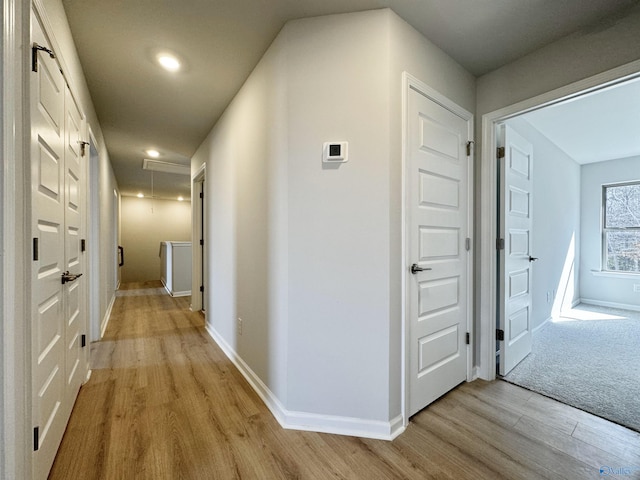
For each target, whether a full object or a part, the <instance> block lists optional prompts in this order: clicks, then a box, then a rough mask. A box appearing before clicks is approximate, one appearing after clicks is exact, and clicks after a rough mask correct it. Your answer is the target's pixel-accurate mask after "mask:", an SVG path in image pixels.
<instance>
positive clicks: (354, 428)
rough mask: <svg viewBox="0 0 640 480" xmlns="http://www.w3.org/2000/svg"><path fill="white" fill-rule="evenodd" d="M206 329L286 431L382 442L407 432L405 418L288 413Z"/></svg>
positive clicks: (210, 329) (212, 331)
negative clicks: (386, 419) (370, 418)
mask: <svg viewBox="0 0 640 480" xmlns="http://www.w3.org/2000/svg"><path fill="white" fill-rule="evenodd" d="M205 328H206V330H207V333H208V334H209V335H210V336H211V338H212V339H213V341H214V342H216V343H217V344H218V346H219V347H220V349H221V350H222V351H223V352H224V354H225V355H226V356H227V358H229V360H231V362H232V363H233V364H234V365H235V366H236V368H237V369H238V370H239V371H240V373H241V374H242V376H243V377H244V378H245V380H247V382H248V383H249V385H250V386H251V388H253V390H254V391H255V392H256V393H257V394H258V396H259V397H260V398H261V399H262V401H263V402H264V404H265V405H266V406H267V408H268V409H269V410H270V411H271V413H272V414H273V416H274V417H275V419H276V420H277V421H278V423H279V424H280V425H281V426H282V428H286V429H289V430H303V431H309V432H322V433H331V434H334V435H349V436H355V437H364V438H373V439H378V440H393V439H394V438H396V437H397V436H398V435H400V434H401V433H402V432H403V431H404V429H405V427H404V425H403V421H402V416H401V415H398V416H397V417H396V418H393V419H391V420H390V421H388V422H385V421H380V420H369V419H364V418H354V417H340V416H336V415H322V414H317V413H307V412H298V411H291V410H287V409H286V408H285V406H284V405H283V404H282V402H280V400H279V399H278V397H276V396H275V394H274V393H273V392H272V391H271V390H270V389H269V387H267V386H266V385H265V384H264V382H263V381H262V380H261V379H260V377H258V375H256V373H255V372H254V371H253V370H252V369H251V367H249V365H247V364H246V363H245V361H244V360H243V359H242V358H241V357H240V356H239V355H238V354H237V353H236V351H235V350H234V349H233V347H231V346H230V345H229V344H228V343H227V342H226V341H225V340H224V338H222V336H221V335H220V334H218V332H217V331H216V330H215V329H214V328H213V327H212V326H211V325H210V324H208V323H207V324H206V327H205Z"/></svg>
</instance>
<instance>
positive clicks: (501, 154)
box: [498, 147, 504, 158]
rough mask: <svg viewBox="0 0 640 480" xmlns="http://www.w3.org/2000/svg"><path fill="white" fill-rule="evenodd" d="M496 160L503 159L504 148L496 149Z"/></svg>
mask: <svg viewBox="0 0 640 480" xmlns="http://www.w3.org/2000/svg"><path fill="white" fill-rule="evenodd" d="M498 158H504V147H498Z"/></svg>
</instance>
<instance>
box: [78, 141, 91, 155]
mask: <svg viewBox="0 0 640 480" xmlns="http://www.w3.org/2000/svg"><path fill="white" fill-rule="evenodd" d="M78 143H79V144H80V156H81V157H84V154H85V149H86V147H88V146H89V142H85V141H84V140H78Z"/></svg>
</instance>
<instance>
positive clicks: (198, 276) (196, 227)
mask: <svg viewBox="0 0 640 480" xmlns="http://www.w3.org/2000/svg"><path fill="white" fill-rule="evenodd" d="M206 167H207V164H206V163H203V164H202V166H200V168H198V170H197V171H196V172H195V173H194V174H193V175H192V176H191V229H192V230H191V242H192V244H193V248H192V249H191V258H192V260H191V272H192V274H191V310H192V311H194V312H198V311H200V310H202V306H203V305H204V302H203V300H204V298H203V297H204V294H203V293H202V292H201V291H200V285H201V283H202V279H203V278H205V279H206V278H207V276H206V274H207V268H206V265H207V263H206V262H207V247H208V246H207V243H208V242H207V238H206V236H207V235H206V233H207V232H206V218H207V217H206V214H207V209H206V202H207V195H206V194H205V198H204V202H201V201H200V198H199V196H198V193H199V191H200V190H199V188H198V184H200V183H204V185H205V188H206V185H207V168H206ZM203 210H204V211H203ZM202 219H204V223H205V225H202ZM203 227H204V229H203ZM203 230H204V238H203V240H204V241H205V242H204V248H200V245H199V241H200V233H201V232H202V231H203ZM203 254H204V258H203ZM203 265H204V271H203ZM205 283H206V282H205ZM205 292H206V285H205Z"/></svg>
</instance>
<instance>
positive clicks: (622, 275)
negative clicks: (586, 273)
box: [591, 270, 640, 282]
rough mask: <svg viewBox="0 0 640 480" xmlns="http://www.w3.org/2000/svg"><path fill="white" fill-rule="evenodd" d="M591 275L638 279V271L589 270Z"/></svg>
mask: <svg viewBox="0 0 640 480" xmlns="http://www.w3.org/2000/svg"><path fill="white" fill-rule="evenodd" d="M591 275H593V276H594V277H609V278H619V279H621V280H633V281H636V282H637V281H638V280H640V273H631V272H614V271H610V270H591Z"/></svg>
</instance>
